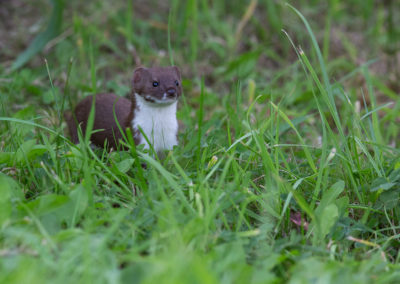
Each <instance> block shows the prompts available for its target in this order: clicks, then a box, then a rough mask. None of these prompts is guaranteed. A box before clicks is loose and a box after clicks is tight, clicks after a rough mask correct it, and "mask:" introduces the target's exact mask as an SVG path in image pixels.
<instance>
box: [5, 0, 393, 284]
mask: <svg viewBox="0 0 400 284" xmlns="http://www.w3.org/2000/svg"><path fill="white" fill-rule="evenodd" d="M158 4H159V5H157V6H154V5H153V6H151V5H150V4H143V5H137V4H135V2H132V3H131V2H129V3H125V2H120V1H115V3H114V2H113V4H108V3H103V2H102V3H100V2H97V1H92V2H90V3H87V4H85V5H83V4H82V3H80V2H78V1H70V2H68V3H66V4H65V11H64V12H65V14H66V17H64V19H63V23H64V24H63V28H64V29H71V32H70V34H69V35H68V36H66V37H60V38H58V39H57V43H56V44H55V45H54V46H53V47H52V48H50V50H49V51H47V52H46V53H45V54H43V55H45V57H46V58H47V61H46V64H43V63H39V64H38V63H36V62H35V59H34V58H33V61H32V62H30V63H27V64H28V65H27V67H25V68H24V69H20V70H18V71H12V72H11V70H9V69H8V67H10V66H7V65H5V66H4V67H1V68H0V72H1V73H0V74H1V75H0V76H1V77H0V97H1V104H2V107H1V109H2V116H1V117H0V121H1V124H0V136H1V141H2V142H1V144H0V168H1V173H0V193H1V196H2V198H1V199H0V228H1V230H0V255H1V258H0V267H1V271H2V273H0V282H1V283H3V282H4V283H28V282H29V283H44V282H50V283H58V282H60V283H63V282H74V281H75V282H79V283H93V282H100V283H103V282H104V283H125V282H126V283H132V282H138V283H139V282H142V283H155V282H157V281H158V282H161V283H196V282H197V283H242V282H243V283H248V282H250V283H270V282H273V283H286V282H292V283H309V282H315V281H320V282H324V283H325V282H326V283H330V282H332V283H336V282H343V283H353V282H355V283H358V282H360V283H361V282H362V283H364V282H365V283H369V282H374V283H375V282H382V283H384V282H385V283H386V282H387V283H396V282H397V281H398V280H399V278H400V274H399V272H398V271H399V253H398V248H399V241H398V239H399V229H400V226H399V219H400V214H399V213H400V212H399V207H398V205H399V189H400V170H399V167H400V164H399V150H398V149H397V148H396V147H397V144H398V135H399V128H398V126H397V124H398V123H397V113H398V108H399V99H398V94H397V92H398V91H396V86H394V87H393V85H392V83H391V82H390V79H389V78H385V77H382V76H380V74H378V73H377V72H376V69H374V68H375V67H374V66H375V65H374V64H375V63H374V62H375V61H377V60H378V61H379V60H383V59H382V58H384V57H385V56H386V55H383V54H382V52H383V51H382V50H384V46H383V45H384V44H381V43H382V42H383V41H381V40H380V39H382V37H385V35H381V34H378V33H376V32H374V31H375V30H376V29H383V30H384V31H386V30H385V25H383V24H382V21H385V18H380V17H383V16H382V15H384V14H385V13H386V11H387V9H388V8H387V7H386V6H385V5H384V4H380V5H378V8H376V11H377V14H378V16H376V17H373V16H372V15H373V13H372V12H371V11H373V8H374V3H373V1H368V2H363V1H352V4H353V5H351V4H348V3H339V2H338V1H331V2H329V5H328V4H325V2H323V1H311V2H310V1H300V2H298V3H293V4H294V5H293V6H291V5H286V4H285V3H280V1H249V2H243V1H214V2H209V1H186V2H185V1H180V0H174V1H171V3H170V6H169V7H164V6H163V2H161V1H160V2H159V3H158ZM341 7H345V8H346V9H345V8H343V9H341ZM155 8H157V9H155ZM149 9H150V10H149ZM353 9H354V10H356V11H362V14H361V15H360V16H358V17H356V18H355V19H354V17H353V14H352V11H351V10H353ZM394 9H397V8H394ZM397 10H398V9H397ZM149 11H151V12H149ZM99 15H102V16H101V17H100V16H99ZM319 15H326V17H320V16H319ZM388 21H396V19H395V20H393V19H388ZM394 26H395V25H391V26H390V27H391V30H390V33H391V37H392V36H393V34H395V31H393V30H392V29H394ZM282 28H283V31H281V29H282ZM346 28H348V29H355V30H356V31H357V32H359V33H360V34H361V36H363V38H364V40H365V41H366V42H369V43H370V46H366V47H365V48H366V49H367V51H368V52H370V56H368V58H367V59H368V60H369V61H366V63H365V64H360V65H356V64H354V63H353V62H352V61H351V58H353V57H354V56H356V58H358V57H361V56H363V55H364V54H361V53H362V52H361V51H359V50H358V49H357V48H355V49H354V48H352V47H351V46H350V49H349V47H347V49H346V47H343V49H339V48H338V47H337V46H335V45H334V44H333V43H334V42H336V41H337V35H336V34H335V33H334V31H333V29H339V30H341V31H342V35H341V36H342V37H346V38H347V40H348V41H349V43H350V44H351V45H352V44H354V45H356V44H357V43H355V42H354V43H352V42H351V39H352V38H351V35H349V34H346V33H345V32H344V31H345V30H346ZM364 30H367V31H368V32H365V33H364ZM387 32H389V31H387ZM337 50H340V52H343V54H341V55H337V54H336V55H335V52H337ZM346 50H347V51H348V50H353V51H355V52H356V53H355V54H354V53H352V54H348V53H345V51H346ZM353 51H352V52H353ZM17 55H18V54H17V53H16V54H15V57H17ZM335 56H336V57H335ZM71 58H73V60H71ZM132 59H134V60H132ZM137 59H140V60H139V61H141V62H142V63H143V64H145V65H152V64H154V65H168V64H171V63H173V64H176V65H178V66H180V67H181V70H182V75H183V79H184V80H183V87H184V96H183V100H182V103H181V106H180V109H179V112H178V118H179V120H180V121H181V122H182V123H183V125H182V127H181V130H180V133H179V146H178V147H176V148H175V149H174V150H173V151H171V152H169V153H167V154H166V156H165V157H164V158H163V159H158V157H156V156H154V155H152V153H149V152H147V151H145V150H144V149H143V146H141V145H136V146H135V145H134V143H133V140H132V138H131V136H130V135H129V133H128V135H127V137H128V139H127V140H128V141H127V146H129V147H130V151H113V152H111V153H109V152H106V151H104V150H102V149H92V148H91V146H90V141H89V135H88V134H87V135H85V136H84V135H82V133H81V135H80V141H81V143H80V144H78V145H74V144H72V143H71V142H70V141H69V139H68V135H67V134H66V133H64V129H63V127H64V126H65V123H64V122H63V120H62V113H63V112H64V110H65V109H69V108H73V106H74V105H76V103H77V101H78V98H82V97H84V96H86V95H89V94H93V93H97V92H115V93H117V94H119V95H128V92H129V87H127V86H130V77H131V75H132V70H133V69H134V67H135V66H134V64H133V62H137ZM63 62H67V64H65V65H63V64H62V63H63ZM397 87H398V85H397ZM92 116H93V114H92ZM89 125H91V123H89ZM90 129H91V127H90V126H89V130H90ZM143 164H145V165H146V167H145V168H143V167H142V165H143Z"/></svg>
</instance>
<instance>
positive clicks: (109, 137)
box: [65, 66, 182, 153]
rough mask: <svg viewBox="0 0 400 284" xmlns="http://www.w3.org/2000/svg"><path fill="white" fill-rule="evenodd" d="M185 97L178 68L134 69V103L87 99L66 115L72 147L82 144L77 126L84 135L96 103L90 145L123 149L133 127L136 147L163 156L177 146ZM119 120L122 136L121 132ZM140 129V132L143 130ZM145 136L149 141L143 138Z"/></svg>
mask: <svg viewBox="0 0 400 284" xmlns="http://www.w3.org/2000/svg"><path fill="white" fill-rule="evenodd" d="M181 94H182V86H181V75H180V72H179V69H178V68H177V67H176V66H171V67H156V68H144V67H139V68H137V69H135V71H134V73H133V79H132V93H131V99H130V100H129V99H127V98H124V97H119V96H117V95H115V94H97V95H94V96H88V97H86V98H85V99H83V100H82V101H81V102H79V103H78V105H77V106H76V108H75V109H74V111H73V113H71V112H67V113H65V119H66V121H67V125H68V129H69V133H70V135H71V140H72V142H73V143H75V144H77V143H79V139H78V125H80V126H81V129H82V132H83V134H84V135H85V131H86V126H87V121H88V117H89V113H90V110H91V107H92V102H93V99H95V106H94V108H95V115H94V124H93V130H94V131H95V132H94V133H92V135H91V137H90V141H91V142H92V143H93V144H94V145H96V146H99V147H104V146H105V145H107V147H108V148H114V149H121V148H123V147H122V146H121V145H120V143H119V142H120V140H121V139H123V134H126V131H125V130H126V128H127V127H130V128H131V130H132V133H133V138H134V141H135V144H136V145H139V144H144V145H145V148H147V149H148V148H149V147H150V145H149V143H148V142H150V144H151V145H152V146H153V148H154V150H155V151H156V152H158V153H160V152H161V151H162V150H171V149H172V148H173V146H175V145H178V140H177V133H178V121H177V119H176V110H177V103H178V99H179V97H180V96H181ZM114 113H115V116H116V118H117V121H118V123H119V125H120V126H121V129H122V131H123V133H121V131H120V130H119V128H118V124H117V121H116V120H115V117H114ZM140 129H141V130H140ZM142 132H143V133H144V134H145V136H146V137H147V139H146V138H145V137H144V136H143V134H142Z"/></svg>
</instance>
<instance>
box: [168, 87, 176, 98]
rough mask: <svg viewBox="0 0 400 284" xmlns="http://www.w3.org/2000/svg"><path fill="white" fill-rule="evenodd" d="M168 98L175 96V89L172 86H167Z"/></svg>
mask: <svg viewBox="0 0 400 284" xmlns="http://www.w3.org/2000/svg"><path fill="white" fill-rule="evenodd" d="M167 96H168V98H175V97H176V90H175V89H174V88H169V89H168V90H167Z"/></svg>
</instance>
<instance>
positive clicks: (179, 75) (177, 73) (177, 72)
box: [172, 66, 181, 79]
mask: <svg viewBox="0 0 400 284" xmlns="http://www.w3.org/2000/svg"><path fill="white" fill-rule="evenodd" d="M172 68H173V69H174V70H175V72H176V75H178V77H179V79H180V78H181V71H180V70H179V68H178V67H177V66H172Z"/></svg>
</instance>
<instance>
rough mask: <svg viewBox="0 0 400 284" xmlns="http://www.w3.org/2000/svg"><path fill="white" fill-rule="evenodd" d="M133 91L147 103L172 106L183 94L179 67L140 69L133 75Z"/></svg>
mask: <svg viewBox="0 0 400 284" xmlns="http://www.w3.org/2000/svg"><path fill="white" fill-rule="evenodd" d="M132 84H133V91H134V93H136V94H137V95H139V96H141V97H142V98H143V99H144V100H145V101H146V102H147V103H149V104H154V105H159V106H162V105H170V104H172V103H174V102H176V101H177V100H178V98H179V97H180V96H181V94H182V86H181V73H180V72H179V69H178V67H176V66H171V67H156V68H144V67H139V68H136V69H135V72H134V73H133V82H132Z"/></svg>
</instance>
